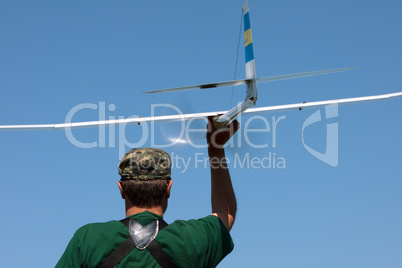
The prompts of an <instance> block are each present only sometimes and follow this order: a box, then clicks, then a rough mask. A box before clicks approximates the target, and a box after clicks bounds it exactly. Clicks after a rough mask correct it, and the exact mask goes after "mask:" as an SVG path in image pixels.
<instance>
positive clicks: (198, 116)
mask: <svg viewBox="0 0 402 268" xmlns="http://www.w3.org/2000/svg"><path fill="white" fill-rule="evenodd" d="M396 97H402V92H396V93H390V94H384V95H376V96H367V97H357V98H348V99H338V100H326V101H316V102H308V103H295V104H285V105H276V106H266V107H257V108H250V109H248V110H246V111H245V112H244V113H243V114H244V115H255V114H263V113H273V112H281V111H291V110H300V109H307V108H319V107H323V106H326V105H329V104H338V105H343V104H353V103H361V102H371V101H380V100H387V99H391V98H396ZM225 112H227V111H219V112H206V113H193V114H177V115H164V116H154V117H138V118H126V119H116V120H104V121H89V122H77V123H61V124H37V125H3V126H0V131H7V130H10V131H19V130H57V129H64V128H88V127H102V126H108V125H118V124H141V123H142V124H145V123H162V122H175V121H188V120H204V119H206V118H207V117H209V116H217V115H221V114H224V113H225Z"/></svg>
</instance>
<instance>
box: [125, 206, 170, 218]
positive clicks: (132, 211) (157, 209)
mask: <svg viewBox="0 0 402 268" xmlns="http://www.w3.org/2000/svg"><path fill="white" fill-rule="evenodd" d="M144 211H149V212H152V213H155V214H156V215H159V216H161V217H162V218H163V213H164V211H163V209H162V207H152V208H140V207H135V206H133V207H130V208H126V217H128V216H130V215H134V214H137V213H141V212H144Z"/></svg>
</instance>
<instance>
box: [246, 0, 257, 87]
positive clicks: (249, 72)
mask: <svg viewBox="0 0 402 268" xmlns="http://www.w3.org/2000/svg"><path fill="white" fill-rule="evenodd" d="M243 13H244V49H245V56H246V61H245V62H246V79H256V71H255V61H254V51H253V38H252V36H251V25H250V13H249V10H248V3H247V0H245V2H244V7H243Z"/></svg>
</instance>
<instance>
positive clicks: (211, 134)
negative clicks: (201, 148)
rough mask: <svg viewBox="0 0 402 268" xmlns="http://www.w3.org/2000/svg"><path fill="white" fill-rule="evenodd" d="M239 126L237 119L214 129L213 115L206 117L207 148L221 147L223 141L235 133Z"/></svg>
mask: <svg viewBox="0 0 402 268" xmlns="http://www.w3.org/2000/svg"><path fill="white" fill-rule="evenodd" d="M239 128H240V124H239V122H238V121H237V120H234V121H232V122H231V123H230V124H229V125H228V126H227V127H226V128H223V129H219V130H218V129H216V128H215V126H214V122H213V117H212V116H210V117H208V126H207V143H208V147H209V148H214V149H222V148H223V146H224V145H225V143H226V142H227V141H228V140H229V139H230V138H231V137H232V136H233V135H234V134H235V133H236V131H237V130H238V129H239Z"/></svg>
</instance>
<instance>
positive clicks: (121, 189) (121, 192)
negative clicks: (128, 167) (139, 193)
mask: <svg viewBox="0 0 402 268" xmlns="http://www.w3.org/2000/svg"><path fill="white" fill-rule="evenodd" d="M117 186H119V189H120V194H121V198H123V199H126V195H125V194H124V191H123V186H121V182H120V181H118V182H117Z"/></svg>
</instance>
